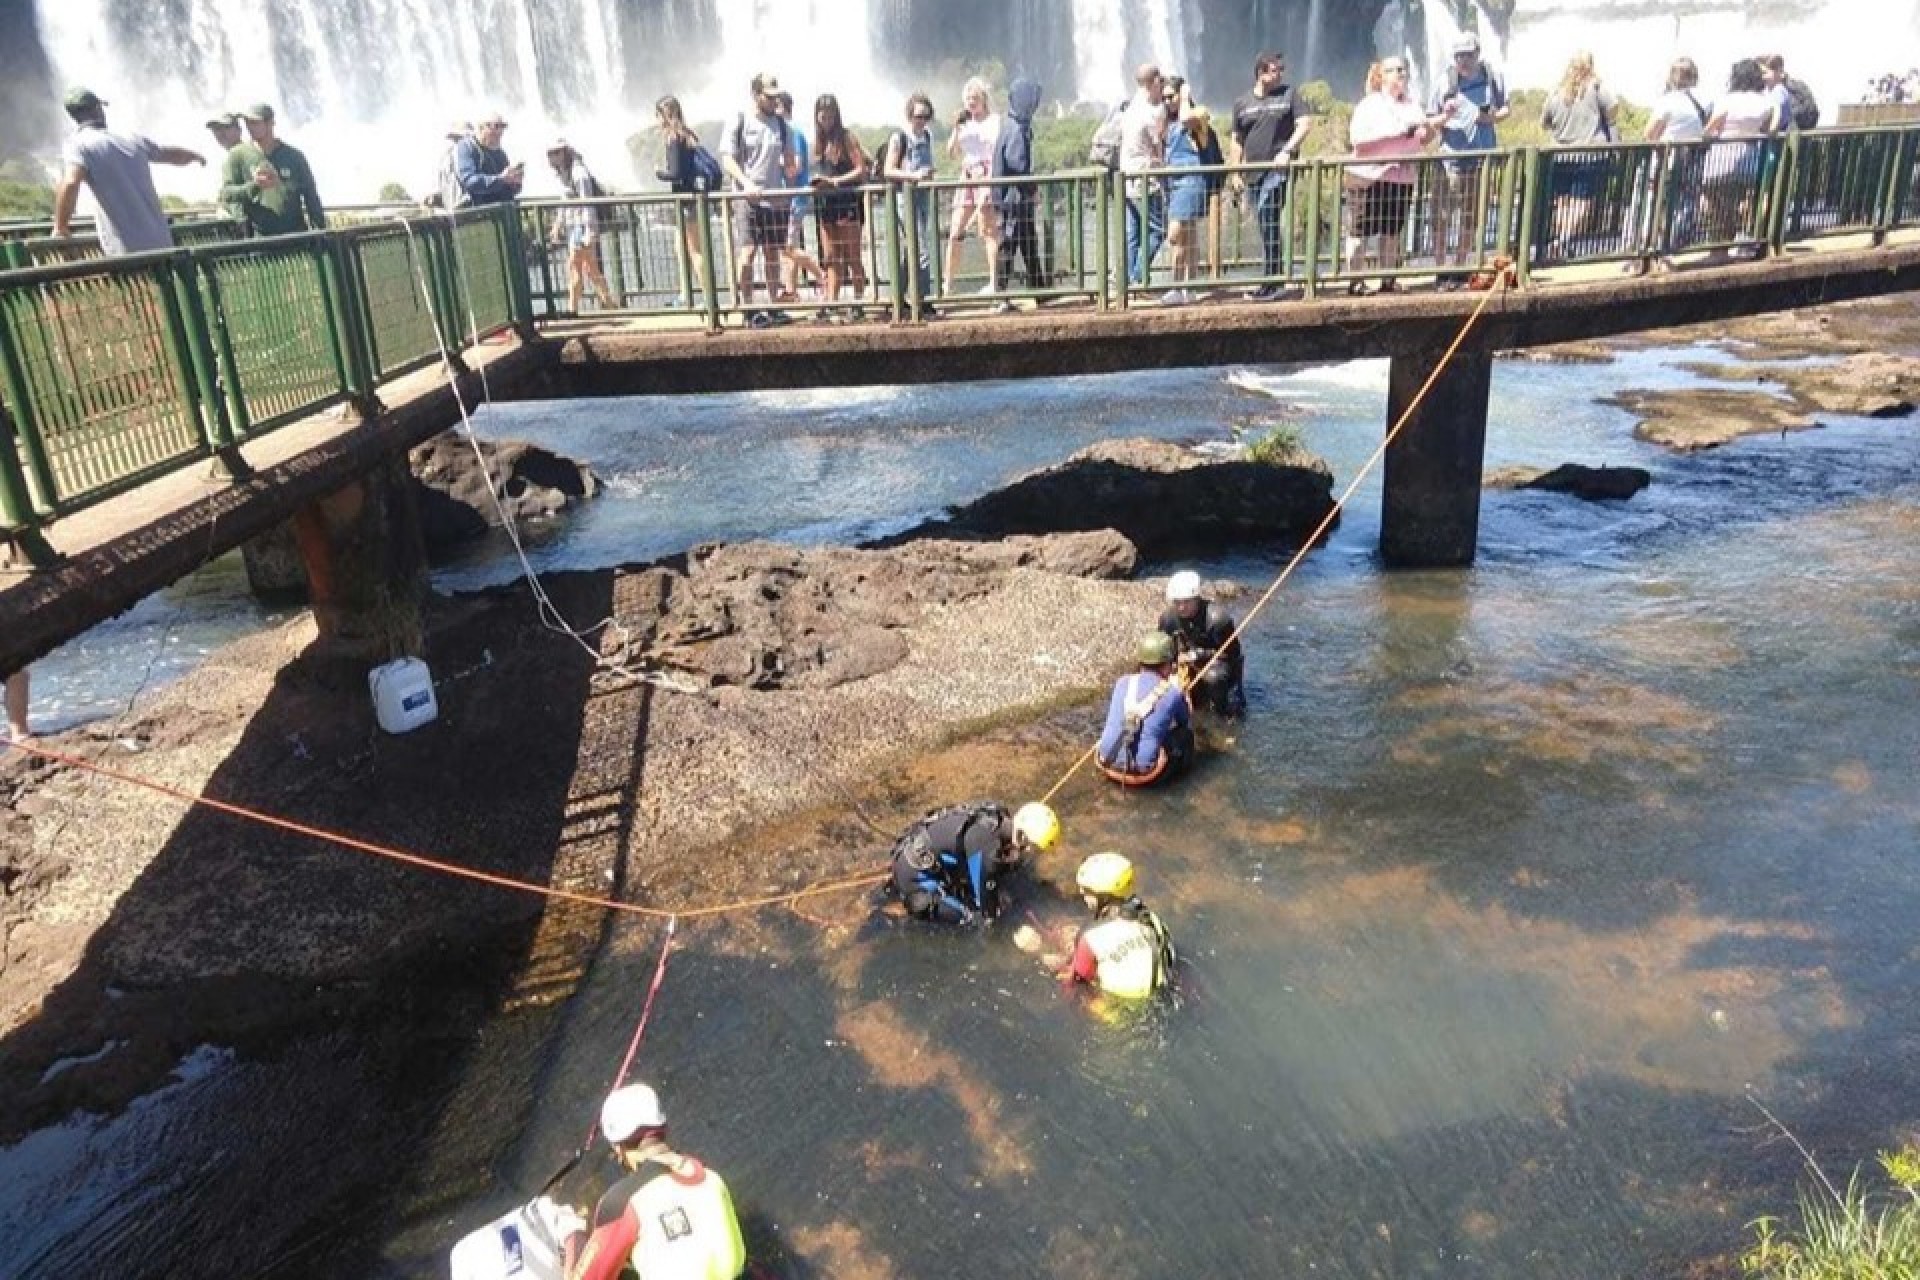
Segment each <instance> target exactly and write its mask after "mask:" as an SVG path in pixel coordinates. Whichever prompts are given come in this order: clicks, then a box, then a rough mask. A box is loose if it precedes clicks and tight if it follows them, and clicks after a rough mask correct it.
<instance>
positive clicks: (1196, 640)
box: [1160, 569, 1247, 718]
mask: <svg viewBox="0 0 1920 1280" xmlns="http://www.w3.org/2000/svg"><path fill="white" fill-rule="evenodd" d="M1236 626H1238V624H1237V623H1236V622H1235V621H1234V619H1233V615H1232V614H1230V613H1228V612H1227V611H1226V610H1225V609H1223V608H1221V607H1220V606H1219V605H1217V604H1215V603H1213V602H1212V601H1211V600H1208V599H1207V598H1206V597H1205V596H1204V595H1202V594H1201V591H1200V575H1199V574H1197V573H1195V572H1194V571H1193V570H1191V569H1182V570H1181V571H1180V572H1178V573H1176V574H1174V575H1173V576H1172V577H1171V578H1168V579H1167V611H1166V612H1165V613H1163V614H1161V615H1160V629H1161V630H1162V631H1164V632H1166V633H1167V634H1168V635H1169V636H1172V637H1173V645H1174V662H1175V663H1176V664H1177V666H1178V668H1179V671H1180V679H1181V683H1182V684H1184V685H1185V686H1186V689H1187V696H1188V697H1189V698H1190V699H1192V701H1193V706H1194V709H1195V710H1196V711H1207V712H1211V713H1213V714H1214V715H1219V716H1226V717H1229V718H1231V717H1237V716H1243V715H1245V714H1246V712H1247V692H1246V689H1245V687H1244V685H1243V681H1244V680H1245V678H1246V667H1247V661H1246V658H1245V656H1244V655H1243V654H1242V653H1241V652H1240V641H1239V640H1237V639H1235V638H1234V634H1233V633H1234V629H1235V627H1236ZM1216 655H1218V656H1217V658H1216ZM1208 662H1212V663H1213V665H1212V666H1208V665H1207V664H1208ZM1202 668H1205V670H1206V674H1205V675H1204V676H1200V678H1199V683H1198V684H1195V683H1194V677H1195V676H1199V673H1200V671H1201V669H1202Z"/></svg>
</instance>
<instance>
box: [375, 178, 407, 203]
mask: <svg viewBox="0 0 1920 1280" xmlns="http://www.w3.org/2000/svg"><path fill="white" fill-rule="evenodd" d="M380 203H381V204H412V203H413V197H412V196H410V195H408V194H407V189H406V188H405V187H403V186H401V185H400V184H399V183H397V182H388V183H383V184H382V185H381V187H380Z"/></svg>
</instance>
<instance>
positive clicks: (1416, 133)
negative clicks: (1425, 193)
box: [1347, 57, 1433, 293]
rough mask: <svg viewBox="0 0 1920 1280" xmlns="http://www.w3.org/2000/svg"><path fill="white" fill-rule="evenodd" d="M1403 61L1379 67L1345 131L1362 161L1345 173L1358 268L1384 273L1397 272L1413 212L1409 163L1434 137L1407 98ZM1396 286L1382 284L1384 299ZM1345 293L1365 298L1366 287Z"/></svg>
mask: <svg viewBox="0 0 1920 1280" xmlns="http://www.w3.org/2000/svg"><path fill="white" fill-rule="evenodd" d="M1407 82H1408V71H1407V60H1406V59H1405V58H1401V57H1392V58H1387V59H1385V60H1384V61H1382V62H1381V63H1380V82H1379V84H1378V85H1370V86H1369V87H1370V88H1372V89H1373V92H1371V93H1369V94H1368V95H1367V96H1366V97H1365V98H1364V99H1363V100H1362V101H1361V102H1360V105H1359V106H1357V107H1355V108H1354V109H1353V123H1352V125H1351V126H1350V127H1349V133H1350V135H1351V141H1352V143H1353V154H1354V155H1355V156H1356V157H1358V158H1360V159H1362V160H1364V161H1366V162H1367V163H1364V164H1350V165H1348V166H1347V173H1348V175H1349V177H1350V178H1351V179H1353V182H1354V186H1353V187H1351V188H1349V191H1348V198H1349V199H1350V200H1358V202H1359V207H1358V208H1357V209H1355V210H1353V224H1352V225H1353V235H1354V238H1355V239H1356V240H1357V241H1358V242H1359V249H1360V257H1359V259H1358V260H1357V262H1356V264H1355V265H1358V262H1365V263H1368V264H1371V265H1373V266H1375V267H1378V268H1379V269H1381V270H1383V271H1393V270H1395V269H1397V268H1398V267H1399V266H1400V260H1401V254H1402V252H1403V249H1404V242H1405V239H1406V231H1407V215H1408V213H1410V212H1411V211H1412V208H1413V182H1414V176H1415V175H1414V170H1413V166H1412V165H1411V164H1409V163H1407V161H1408V159H1409V158H1411V157H1413V156H1417V155H1419V154H1420V152H1421V149H1422V148H1423V147H1425V146H1426V145H1427V142H1428V141H1429V140H1430V139H1431V138H1432V137H1433V126H1432V125H1431V124H1429V123H1428V121H1427V115H1426V112H1424V111H1422V110H1421V109H1420V106H1419V104H1418V103H1416V102H1414V100H1413V95H1412V94H1411V93H1409V92H1408V89H1407ZM1399 289H1400V282H1399V280H1397V279H1396V278H1394V277H1393V276H1387V277H1385V278H1384V279H1382V280H1381V282H1380V291H1381V292H1382V293H1395V292H1398V291H1399ZM1347 291H1348V292H1349V293H1365V292H1367V287H1366V285H1365V283H1364V282H1362V281H1361V280H1359V279H1358V278H1355V279H1353V280H1351V281H1349V282H1348V284H1347Z"/></svg>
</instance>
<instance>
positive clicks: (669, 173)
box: [653, 94, 722, 292]
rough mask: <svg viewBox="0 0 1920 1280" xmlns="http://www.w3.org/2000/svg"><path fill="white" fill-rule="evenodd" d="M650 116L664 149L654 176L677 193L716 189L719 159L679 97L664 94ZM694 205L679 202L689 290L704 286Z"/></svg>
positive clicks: (696, 289) (701, 253)
mask: <svg viewBox="0 0 1920 1280" xmlns="http://www.w3.org/2000/svg"><path fill="white" fill-rule="evenodd" d="M653 118H654V121H655V122H656V123H657V124H658V125H659V126H660V134H661V137H662V138H663V139H665V145H666V152H665V154H664V155H662V156H661V158H660V167H659V168H658V169H656V170H654V176H655V177H656V178H658V179H660V181H662V182H664V183H666V184H667V186H668V188H669V189H671V190H672V192H673V193H674V194H675V195H677V196H691V195H698V194H700V193H701V192H703V191H704V192H712V191H715V190H717V189H718V187H719V183H720V179H721V177H722V175H721V172H720V162H719V161H718V160H716V159H714V157H713V153H712V152H711V151H708V150H707V149H706V148H705V147H703V146H701V145H700V135H699V134H697V133H695V132H694V131H693V128H692V126H690V125H689V124H688V123H687V113H686V112H685V111H684V110H683V109H682V108H681V106H680V99H678V98H676V97H674V96H673V95H672V94H667V95H666V96H665V97H663V98H661V99H660V101H658V102H656V103H654V104H653ZM697 208H698V206H697V205H688V204H685V203H683V204H681V205H680V206H679V210H680V212H679V218H680V234H681V236H682V237H683V238H684V239H685V241H686V245H687V265H688V267H689V269H690V270H691V271H692V272H693V277H692V279H691V280H690V281H689V282H688V285H689V292H695V291H698V290H700V289H702V288H704V287H705V286H704V284H703V282H704V281H705V280H706V277H707V266H706V261H707V260H706V255H705V253H704V252H703V251H702V249H701V242H702V237H701V226H700V216H699V213H698V212H697Z"/></svg>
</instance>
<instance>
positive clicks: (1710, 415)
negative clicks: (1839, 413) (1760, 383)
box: [1601, 387, 1820, 452]
mask: <svg viewBox="0 0 1920 1280" xmlns="http://www.w3.org/2000/svg"><path fill="white" fill-rule="evenodd" d="M1601 403H1603V404H1611V405H1617V406H1619V407H1620V408H1622V409H1625V410H1626V411H1627V412H1629V413H1631V414H1633V415H1634V416H1635V417H1637V418H1639V419H1640V421H1639V422H1638V423H1637V424H1635V426H1634V428H1633V434H1634V435H1635V436H1636V437H1637V438H1639V439H1641V440H1645V441H1648V442H1649V443H1651V444H1660V445H1666V446H1667V447H1668V448H1670V449H1678V450H1680V451H1682V452H1691V451H1693V450H1696V449H1712V448H1715V447H1717V446H1719V445H1723V444H1725V443H1727V442H1728V441H1729V440H1737V439H1739V438H1740V437H1741V436H1753V435H1768V434H1772V433H1776V432H1779V433H1784V432H1788V431H1806V430H1809V429H1811V428H1814V427H1817V426H1819V425H1820V424H1819V423H1818V422H1815V421H1814V420H1813V418H1812V416H1811V415H1810V414H1808V413H1807V411H1806V410H1805V409H1804V408H1802V407H1801V406H1800V405H1799V404H1797V403H1795V402H1794V401H1792V400H1788V399H1784V398H1782V397H1780V396H1776V395H1770V394H1768V393H1767V392H1764V391H1743V390H1734V389H1721V388H1706V387H1703V388H1691V389H1688V390H1684V391H1621V392H1618V393H1617V394H1615V395H1611V396H1608V397H1607V398H1606V399H1605V400H1603V401H1602V402H1601Z"/></svg>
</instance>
